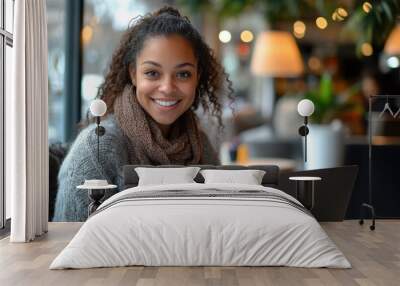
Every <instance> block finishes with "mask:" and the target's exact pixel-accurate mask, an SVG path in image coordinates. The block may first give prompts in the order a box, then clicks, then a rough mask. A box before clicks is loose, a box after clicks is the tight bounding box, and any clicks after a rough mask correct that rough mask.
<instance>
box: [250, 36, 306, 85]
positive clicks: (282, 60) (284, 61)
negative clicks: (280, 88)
mask: <svg viewBox="0 0 400 286" xmlns="http://www.w3.org/2000/svg"><path fill="white" fill-rule="evenodd" d="M250 69H251V71H252V73H253V74H255V75H260V76H270V77H294V76H299V75H301V74H302V73H303V70H304V67H303V60H302V58H301V54H300V51H299V49H298V47H297V45H296V41H295V40H294V38H293V37H292V35H291V34H289V33H288V32H283V31H266V32H262V33H261V34H260V35H259V36H258V37H257V41H256V44H255V47H254V51H253V56H252V58H251V67H250Z"/></svg>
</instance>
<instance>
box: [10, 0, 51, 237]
mask: <svg viewBox="0 0 400 286" xmlns="http://www.w3.org/2000/svg"><path fill="white" fill-rule="evenodd" d="M14 11H15V15H14V47H13V57H14V71H13V76H12V77H13V82H12V87H13V88H12V90H13V92H12V96H11V98H7V99H6V107H7V110H6V122H7V127H6V150H7V151H6V153H7V154H6V164H7V169H8V170H7V173H6V187H7V188H10V190H11V237H10V241H12V242H28V241H31V240H33V239H35V237H36V236H40V235H42V234H43V233H45V232H47V226H48V193H49V192H48V189H49V186H48V169H49V165H48V160H49V159H48V158H49V156H48V140H47V126H48V124H47V122H48V115H47V110H48V108H47V105H48V102H47V100H48V90H47V87H48V80H47V17H46V2H45V0H17V1H15V10H14Z"/></svg>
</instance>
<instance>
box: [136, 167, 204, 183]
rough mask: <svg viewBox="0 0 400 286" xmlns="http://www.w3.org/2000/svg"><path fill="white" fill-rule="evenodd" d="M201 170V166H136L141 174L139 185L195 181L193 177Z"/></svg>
mask: <svg viewBox="0 0 400 286" xmlns="http://www.w3.org/2000/svg"><path fill="white" fill-rule="evenodd" d="M199 170H200V168H199V167H182V168H145V167H137V168H135V171H136V173H137V174H138V176H139V183H138V186H149V185H166V184H186V183H195V181H194V180H193V179H194V178H195V177H196V175H197V173H198V172H199Z"/></svg>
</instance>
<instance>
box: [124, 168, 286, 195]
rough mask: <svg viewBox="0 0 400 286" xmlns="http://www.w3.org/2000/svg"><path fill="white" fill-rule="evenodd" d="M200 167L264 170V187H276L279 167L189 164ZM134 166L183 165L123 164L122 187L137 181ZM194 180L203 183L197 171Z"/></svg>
mask: <svg viewBox="0 0 400 286" xmlns="http://www.w3.org/2000/svg"><path fill="white" fill-rule="evenodd" d="M190 166H196V167H200V168H201V169H219V170H264V171H265V175H264V177H263V180H262V185H263V186H266V187H277V186H278V184H279V167H278V166H275V165H255V166H248V167H247V166H240V165H222V166H213V165H190ZM136 167H152V168H177V167H185V166H183V165H159V166H151V165H125V166H124V167H123V176H124V186H123V189H127V188H132V187H136V186H137V185H138V182H139V177H138V175H137V173H136V171H135V168H136ZM194 180H195V181H196V182H197V183H204V178H203V176H202V175H201V174H200V173H199V174H198V175H197V176H196V178H194Z"/></svg>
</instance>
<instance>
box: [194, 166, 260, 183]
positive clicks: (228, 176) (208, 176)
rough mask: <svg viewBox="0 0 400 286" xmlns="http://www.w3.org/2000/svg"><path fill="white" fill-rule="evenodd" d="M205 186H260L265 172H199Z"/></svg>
mask: <svg viewBox="0 0 400 286" xmlns="http://www.w3.org/2000/svg"><path fill="white" fill-rule="evenodd" d="M200 174H201V175H202V176H203V177H204V183H205V184H212V183H226V184H230V183H234V184H246V185H261V182H262V179H263V177H264V175H265V171H262V170H201V171H200Z"/></svg>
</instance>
